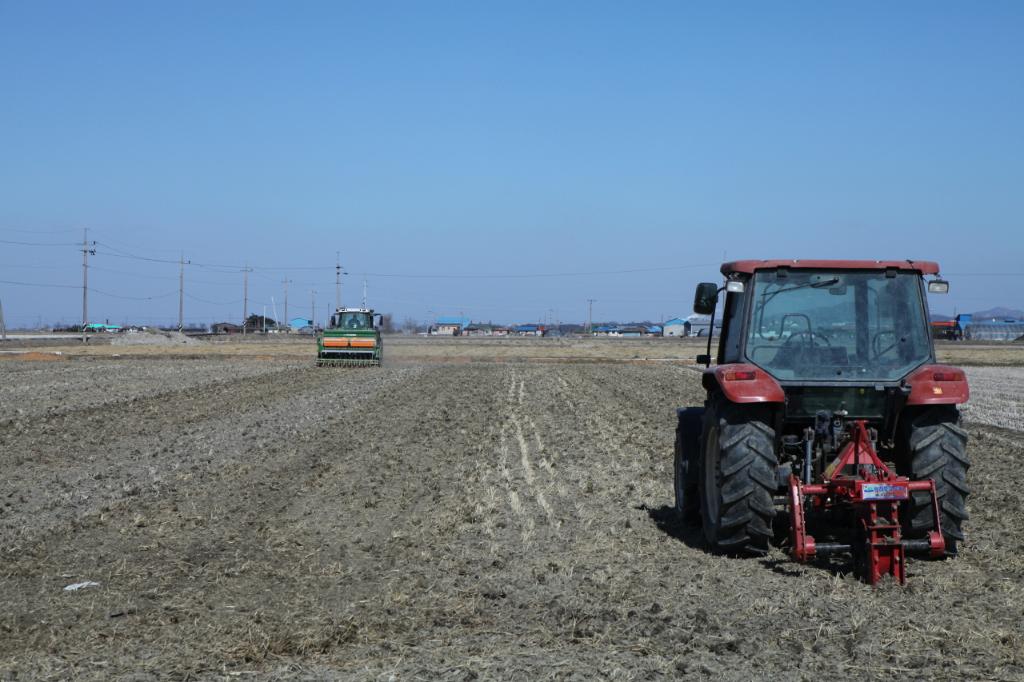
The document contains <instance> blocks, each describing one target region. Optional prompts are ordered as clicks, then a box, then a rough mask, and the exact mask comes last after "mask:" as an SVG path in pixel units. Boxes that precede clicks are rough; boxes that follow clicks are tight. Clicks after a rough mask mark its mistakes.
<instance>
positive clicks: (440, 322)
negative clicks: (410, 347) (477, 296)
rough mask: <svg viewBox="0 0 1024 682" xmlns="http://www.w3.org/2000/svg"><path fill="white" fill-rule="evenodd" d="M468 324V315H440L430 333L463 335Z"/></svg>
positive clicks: (436, 334) (435, 334)
mask: <svg viewBox="0 0 1024 682" xmlns="http://www.w3.org/2000/svg"><path fill="white" fill-rule="evenodd" d="M468 326H469V318H468V317H439V318H437V321H436V322H434V328H433V330H432V331H431V332H430V333H431V334H433V335H434V336H461V335H462V332H463V330H465V328H466V327H468Z"/></svg>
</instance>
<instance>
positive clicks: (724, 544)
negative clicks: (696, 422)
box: [700, 403, 778, 554]
mask: <svg viewBox="0 0 1024 682" xmlns="http://www.w3.org/2000/svg"><path fill="white" fill-rule="evenodd" d="M759 416H760V415H759V413H758V411H757V410H756V409H754V408H745V407H743V406H740V405H735V404H731V403H720V404H719V405H717V406H716V407H714V408H711V409H709V410H708V413H707V416H706V418H705V425H704V438H703V443H702V445H703V452H702V457H701V467H700V468H701V472H700V503H701V504H700V512H701V519H702V521H703V526H704V537H705V538H706V539H707V541H708V544H709V545H711V548H712V549H714V550H717V551H722V552H728V553H746V554H764V553H765V552H767V551H768V542H769V541H770V540H771V538H772V522H773V520H774V519H775V504H774V500H773V495H774V494H775V491H776V488H777V477H776V469H777V468H778V458H777V457H776V455H775V431H774V430H773V429H772V428H771V427H770V426H768V423H767V422H766V421H765V419H763V418H759Z"/></svg>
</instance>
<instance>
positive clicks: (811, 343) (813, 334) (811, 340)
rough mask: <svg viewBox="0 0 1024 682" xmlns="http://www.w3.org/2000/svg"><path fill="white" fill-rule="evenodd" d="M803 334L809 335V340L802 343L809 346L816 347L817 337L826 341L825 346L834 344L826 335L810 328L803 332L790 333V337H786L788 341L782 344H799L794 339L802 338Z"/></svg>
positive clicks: (823, 345)
mask: <svg viewBox="0 0 1024 682" xmlns="http://www.w3.org/2000/svg"><path fill="white" fill-rule="evenodd" d="M801 336H806V337H807V341H806V342H805V343H803V344H801V345H803V346H805V347H807V348H814V347H815V343H816V342H815V339H821V340H822V341H824V343H823V344H822V347H823V348H828V347H830V346H831V345H832V342H831V341H829V340H828V337H827V336H825V335H824V334H819V333H817V332H812V331H810V330H807V331H802V332H794V333H792V334H790V335H789V338H788V339H786V342H785V343H784V344H782V345H783V346H790V347H792V346H796V345H797V344H796V342H795V341H793V339H797V338H800V337H801Z"/></svg>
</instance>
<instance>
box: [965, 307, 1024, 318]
mask: <svg viewBox="0 0 1024 682" xmlns="http://www.w3.org/2000/svg"><path fill="white" fill-rule="evenodd" d="M971 317H972V318H973V319H975V320H1008V319H1013V320H1024V310H1015V309H1014V308H1003V307H995V308H989V309H988V310H979V311H978V312H976V313H971Z"/></svg>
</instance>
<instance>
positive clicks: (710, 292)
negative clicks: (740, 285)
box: [693, 282, 718, 315]
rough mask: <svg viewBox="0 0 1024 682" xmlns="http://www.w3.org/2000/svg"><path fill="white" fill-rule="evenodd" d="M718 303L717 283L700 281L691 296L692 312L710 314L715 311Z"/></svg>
mask: <svg viewBox="0 0 1024 682" xmlns="http://www.w3.org/2000/svg"><path fill="white" fill-rule="evenodd" d="M717 304H718V285H716V284H715V283H714V282H701V283H700V284H698V285H697V292H696V293H695V294H694V296H693V312H695V313H697V314H698V315H710V314H712V313H713V312H715V306H716V305H717Z"/></svg>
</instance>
